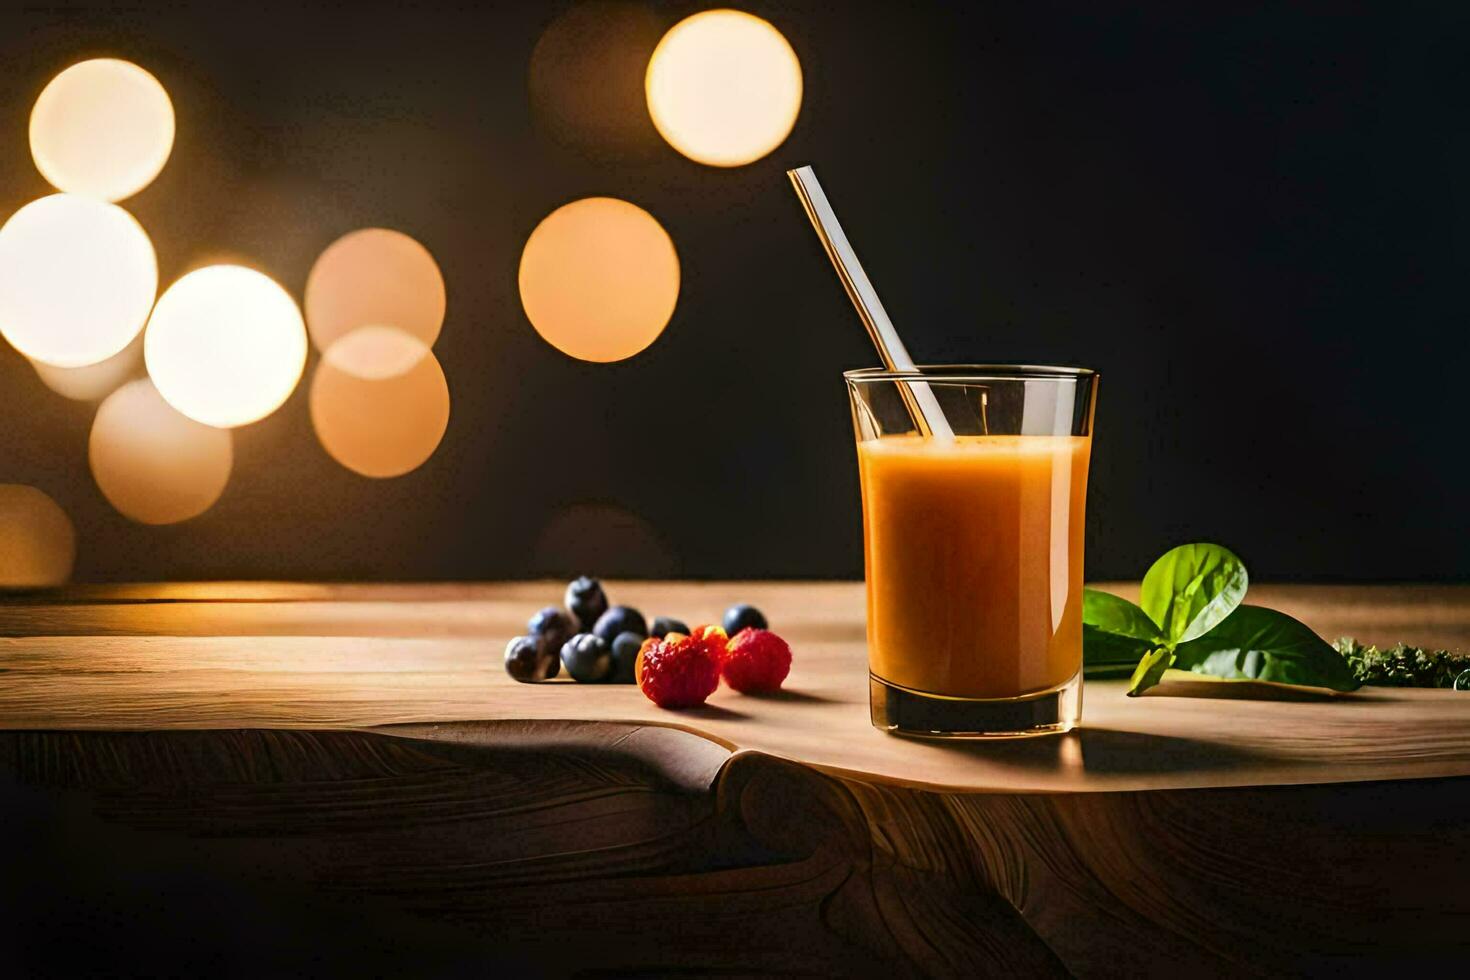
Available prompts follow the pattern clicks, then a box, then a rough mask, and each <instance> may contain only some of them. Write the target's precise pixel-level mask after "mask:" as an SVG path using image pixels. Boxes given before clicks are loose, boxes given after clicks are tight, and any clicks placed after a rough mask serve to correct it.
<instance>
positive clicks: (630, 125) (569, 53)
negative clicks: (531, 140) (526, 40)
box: [527, 0, 663, 160]
mask: <svg viewBox="0 0 1470 980" xmlns="http://www.w3.org/2000/svg"><path fill="white" fill-rule="evenodd" d="M662 35H663V25H662V24H661V23H660V19H659V17H658V16H657V15H656V14H654V12H653V11H652V10H650V9H649V8H648V6H647V5H646V4H642V3H630V2H625V0H584V2H582V3H578V4H575V5H573V6H571V7H569V8H567V9H566V10H565V11H563V12H562V13H561V14H559V15H558V16H557V18H556V19H555V20H553V21H552V22H551V23H550V24H549V25H548V26H547V28H546V30H545V31H544V32H543V33H542V34H541V38H540V40H538V41H537V42H536V47H535V48H533V49H532V51H531V66H530V71H529V73H528V78H527V87H528V89H529V93H530V96H531V108H532V110H533V111H534V113H535V117H536V121H537V122H538V123H539V124H541V126H542V127H543V128H544V129H546V130H547V131H548V132H550V134H551V135H552V136H554V137H555V138H556V139H558V140H560V141H561V142H563V143H566V144H568V145H570V146H572V147H574V148H576V149H578V150H581V151H583V152H585V153H587V154H588V155H590V156H593V157H597V158H599V159H612V160H627V159H638V158H646V157H649V156H651V155H652V154H653V153H655V152H657V150H658V149H659V137H658V133H656V132H655V131H654V128H653V124H652V123H651V122H650V121H649V118H648V109H647V101H646V98H645V96H644V94H643V78H644V75H646V74H647V72H648V59H649V57H650V56H651V55H652V54H653V49H654V48H655V47H657V46H658V40H659V38H660V37H661V36H662Z"/></svg>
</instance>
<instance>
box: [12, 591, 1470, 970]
mask: <svg viewBox="0 0 1470 980" xmlns="http://www.w3.org/2000/svg"><path fill="white" fill-rule="evenodd" d="M1117 588H1118V589H1119V591H1123V592H1125V593H1126V592H1127V588H1126V587H1123V586H1119V587H1117ZM609 591H610V592H611V593H612V595H613V598H614V601H622V602H627V603H630V604H633V605H636V606H639V607H640V608H642V609H644V610H645V611H647V612H649V613H652V614H670V615H676V616H679V617H680V618H683V619H686V620H687V621H689V622H691V623H696V622H704V621H710V620H714V619H716V618H717V617H718V614H719V612H720V610H721V609H722V608H723V607H724V606H725V605H727V604H728V603H730V602H733V601H749V602H753V603H755V604H756V605H759V606H761V607H762V608H763V609H765V610H766V611H767V613H768V615H769V616H770V618H771V620H772V623H773V625H774V626H776V627H777V629H778V630H780V631H781V632H782V633H783V635H785V636H786V637H787V638H788V639H789V640H790V641H791V642H792V645H793V648H794V650H795V653H796V660H795V665H794V667H793V670H792V674H791V677H790V679H789V680H788V683H787V690H786V692H785V693H783V694H782V695H779V696H776V697H770V698H755V697H746V696H742V695H739V694H736V693H734V692H732V691H729V690H728V689H724V688H722V689H721V690H720V691H719V692H717V694H716V695H715V696H714V697H713V698H712V699H711V700H710V702H709V704H708V705H707V706H705V707H704V708H701V709H698V710H694V711H686V712H669V711H664V710H661V709H659V708H657V707H655V706H653V705H652V704H651V703H649V702H648V701H647V700H645V699H644V698H643V697H642V695H641V694H640V693H639V691H638V690H637V689H636V688H634V687H622V686H607V685H595V686H594V685H577V684H572V683H570V682H556V683H548V684H542V685H521V684H516V683H514V682H512V681H510V680H509V679H508V678H507V677H506V675H505V673H504V672H503V670H502V668H501V666H500V658H501V650H502V648H503V646H504V642H505V640H506V639H507V638H508V637H509V636H510V635H512V634H513V633H516V632H520V631H521V630H522V629H523V624H524V621H525V619H526V618H527V617H528V616H529V615H530V614H531V613H532V612H534V611H535V610H536V609H537V608H539V607H540V606H542V605H545V604H548V603H550V602H553V601H555V600H556V599H557V598H558V596H559V593H560V586H559V585H558V584H556V583H516V584H502V585H455V586H316V585H288V584H258V583H256V584H240V583H220V584H211V585H169V586H129V587H90V588H88V587H76V588H73V589H70V590H68V591H66V592H64V593H61V594H44V595H22V596H12V597H9V598H8V599H6V600H4V601H0V672H3V673H0V728H3V729H6V730H7V731H6V732H5V733H4V734H3V735H0V780H3V787H4V792H5V799H4V800H3V801H0V803H3V805H4V815H3V816H0V826H4V828H5V829H6V830H7V831H8V833H7V840H9V841H11V842H12V845H11V846H12V853H13V854H18V855H20V857H19V858H18V859H17V861H15V862H14V866H13V867H12V869H11V875H10V881H11V883H12V889H13V892H14V894H16V895H23V896H24V897H23V898H16V899H12V901H11V907H9V908H7V909H6V910H5V911H6V913H7V914H6V915H5V916H3V917H0V918H4V919H5V920H6V921H8V922H9V923H10V924H11V927H12V928H13V929H14V930H15V933H16V937H17V940H18V941H17V942H15V943H14V945H13V947H12V948H13V949H16V950H19V955H20V962H21V963H22V965H23V966H25V967H26V968H28V969H30V970H33V971H34V972H48V973H61V974H64V973H67V972H72V971H69V970H68V969H67V967H68V966H75V967H78V968H82V967H86V966H92V965H96V964H98V963H106V964H109V965H110V966H111V968H112V969H113V971H114V972H133V971H134V970H136V972H139V973H157V972H179V971H182V972H200V971H209V970H217V968H218V967H219V966H220V965H221V964H228V965H230V966H231V968H232V969H233V970H234V972H237V973H246V974H254V973H262V972H286V971H290V972H295V971H299V970H301V969H305V970H307V971H308V972H314V973H336V972H349V971H352V972H361V970H362V968H363V966H364V965H368V966H369V968H370V969H371V970H372V972H377V973H394V972H402V973H413V974H417V975H423V974H439V973H443V974H458V973H461V972H464V973H469V972H474V973H476V974H482V973H483V972H484V970H485V968H486V967H487V966H499V967H502V968H506V969H513V970H515V971H516V972H518V973H539V974H564V973H569V972H577V971H580V970H588V969H595V970H599V971H610V972H615V973H616V972H635V973H637V972H655V973H667V972H671V971H676V970H678V971H684V972H693V973H700V972H706V971H711V972H733V973H773V972H774V973H784V974H789V973H806V974H829V975H835V974H843V975H848V974H864V975H868V974H876V973H896V974H900V975H919V974H928V975H956V976H960V975H964V976H973V975H982V974H991V973H1000V972H1005V973H1013V974H1014V973H1019V974H1024V975H1033V974H1040V975H1065V974H1067V973H1071V974H1076V975H1155V974H1157V975H1165V974H1167V975H1179V974H1181V973H1187V974H1188V975H1191V976H1192V975H1196V974H1220V975H1226V974H1232V975H1233V974H1237V973H1239V972H1242V971H1245V972H1264V973H1296V974H1300V973H1304V972H1306V973H1316V972H1334V971H1340V970H1342V969H1348V970H1349V971H1350V972H1351V971H1358V970H1373V969H1387V968H1389V967H1397V968H1401V967H1404V966H1418V967H1424V968H1428V967H1430V966H1434V965H1439V964H1441V963H1445V964H1453V965H1456V966H1458V965H1460V963H1461V962H1463V961H1462V960H1460V959H1459V957H1462V956H1463V955H1464V953H1465V952H1467V951H1470V897H1467V896H1470V819H1467V817H1470V779H1467V778H1466V777H1467V776H1470V695H1465V694H1457V693H1455V692H1447V691H1396V690H1369V691H1365V692H1363V693H1360V694H1356V695H1351V696H1340V697H1323V698H1308V699H1303V700H1290V701H1285V700H1256V699H1228V700H1227V699H1217V698H1214V699H1204V698H1199V697H1183V696H1171V695H1169V694H1168V693H1161V694H1158V695H1150V696H1147V697H1144V698H1137V699H1128V698H1126V697H1124V696H1123V693H1122V685H1121V683H1118V682H1097V683H1091V684H1089V685H1088V687H1087V692H1086V697H1085V708H1084V725H1085V727H1084V728H1083V729H1082V730H1081V731H1079V732H1076V733H1074V734H1072V735H1069V736H1066V737H1060V738H1051V739H1035V740H1025V741H1015V742H991V743H983V744H977V743H959V742H939V741H918V740H909V739H900V738H894V737H891V736H887V735H883V734H880V733H878V732H876V731H874V730H873V729H872V728H871V727H870V726H869V724H868V720H867V704H866V677H865V656H864V650H863V627H862V592H861V585H859V584H853V583H820V584H818V583H809V584H792V583H704V584H689V583H627V584H614V585H611V586H610V587H609ZM1251 595H1252V601H1254V602H1258V603H1262V604H1266V605H1273V606H1276V607H1278V608H1281V609H1284V610H1285V611H1288V612H1291V613H1292V614H1294V615H1297V616H1298V617H1300V618H1302V619H1304V620H1305V621H1306V622H1307V623H1309V624H1310V625H1312V626H1313V627H1314V628H1316V629H1317V630H1318V631H1319V632H1321V633H1323V634H1324V635H1327V636H1329V637H1332V636H1336V635H1338V634H1341V633H1350V634H1354V635H1357V636H1358V637H1359V638H1360V639H1363V640H1366V641H1375V642H1393V641H1395V640H1399V639H1405V640H1409V641H1411V642H1416V643H1421V644H1425V645H1434V646H1450V647H1459V648H1467V647H1470V588H1457V587H1382V588H1335V587H1333V588H1329V587H1278V588H1272V587H1266V586H1260V587H1254V588H1253V589H1252V592H1251ZM1176 694H1177V692H1176ZM22 888H23V890H22Z"/></svg>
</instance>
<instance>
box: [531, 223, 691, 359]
mask: <svg viewBox="0 0 1470 980" xmlns="http://www.w3.org/2000/svg"><path fill="white" fill-rule="evenodd" d="M520 291H521V305H522V306H524V307H525V310H526V316H527V317H528V318H529V319H530V321H531V325H532V326H533V327H535V328H536V332H537V333H539V334H540V335H541V337H542V338H543V339H544V340H545V341H546V342H547V343H549V344H551V346H553V347H555V348H556V349H558V350H560V351H562V352H563V353H566V354H569V355H571V356H572V357H576V358H579V359H581V360H584V361H620V360H622V359H624V358H627V357H632V356H633V355H634V354H636V353H638V352H639V351H641V350H643V349H644V348H645V347H647V346H648V345H649V344H651V343H653V342H654V341H655V340H656V339H658V335H659V334H660V333H662V332H663V329H664V326H665V325H667V324H668V322H669V317H671V316H673V314H674V306H675V304H676V303H678V301H679V256H678V254H677V253H676V252H675V251H674V243H673V240H672V239H670V238H669V234H668V232H666V231H664V229H663V226H662V225H660V224H659V223H658V221H657V220H656V219H655V218H654V217H653V215H651V214H649V213H648V212H647V211H644V210H643V209H642V208H640V207H636V206H634V205H632V204H629V203H628V202H627V201H620V200H618V199H617V198H612V197H588V198H584V199H582V200H580V201H573V202H572V203H571V204H567V205H564V206H563V207H560V208H557V209H556V210H555V211H553V212H551V214H549V215H547V216H546V218H544V219H543V220H542V222H541V224H539V225H537V226H536V230H535V231H533V232H531V237H530V238H529V239H528V240H527V241H526V248H525V250H524V251H523V252H522V253H521V269H520Z"/></svg>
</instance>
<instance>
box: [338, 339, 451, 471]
mask: <svg viewBox="0 0 1470 980" xmlns="http://www.w3.org/2000/svg"><path fill="white" fill-rule="evenodd" d="M410 352H412V354H413V356H412V358H411V359H412V364H411V365H410V366H409V367H408V368H407V369H406V370H399V371H397V373H386V372H385V371H384V370H383V369H382V368H381V365H384V364H392V365H394V366H395V367H398V366H401V365H402V364H403V363H404V361H406V360H409V359H410ZM364 366H366V367H367V368H368V371H367V373H366V374H364V373H363V371H362V370H361V369H362V368H363V367H364ZM310 403H311V424H312V426H313V427H314V428H315V429H316V435H317V439H318V440H320V441H321V444H322V448H324V449H325V450H326V451H327V453H328V454H329V455H330V456H331V457H332V458H333V459H335V460H336V461H337V462H339V463H341V464H342V465H343V466H345V467H347V468H348V469H349V470H352V471H353V472H355V473H361V474H362V475H363V476H371V477H390V476H402V475H403V474H404V473H407V472H409V471H410V470H414V469H417V468H418V467H419V466H421V465H422V464H423V463H424V461H425V460H427V459H428V458H429V457H430V456H432V455H433V453H434V450H435V449H437V448H438V446H439V442H440V440H441V439H443V438H444V430H445V428H446V427H447V426H448V425H449V386H448V385H447V384H446V382H445V380H444V371H443V369H441V368H440V367H439V361H438V359H437V358H435V357H434V354H433V352H432V351H430V350H429V348H428V347H427V346H426V345H425V344H424V343H423V342H422V341H420V340H418V339H417V338H415V337H413V336H412V335H411V334H408V333H405V332H403V331H401V330H396V329H393V328H385V327H366V328H363V329H362V330H357V331H354V332H353V333H350V334H348V335H347V336H346V337H343V338H342V339H341V340H339V341H337V343H335V344H333V345H332V347H331V348H330V349H329V350H328V351H327V353H326V354H325V355H324V356H323V357H322V359H321V361H320V362H319V363H318V364H317V367H316V373H315V374H314V375H312V381H311V397H310Z"/></svg>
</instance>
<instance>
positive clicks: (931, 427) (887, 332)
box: [786, 167, 954, 441]
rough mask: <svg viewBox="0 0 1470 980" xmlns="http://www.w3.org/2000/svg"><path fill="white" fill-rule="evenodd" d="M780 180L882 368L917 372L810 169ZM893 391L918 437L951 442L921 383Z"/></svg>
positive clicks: (925, 385)
mask: <svg viewBox="0 0 1470 980" xmlns="http://www.w3.org/2000/svg"><path fill="white" fill-rule="evenodd" d="M786 176H788V177H790V178H791V186H792V187H793V188H795V190H796V196H797V197H798V198H799V199H800V200H801V206H802V207H803V208H804V209H805V210H806V216H807V217H808V218H810V219H811V223H812V228H813V229H814V230H815V231H816V233H817V238H819V239H820V240H821V242H822V247H823V248H824V249H826V250H827V257H828V258H829V259H831V260H832V267H833V268H834V269H836V270H837V278H838V279H840V280H842V288H843V289H845V290H846V291H847V298H848V299H850V300H852V305H853V306H854V307H855V308H856V309H857V313H858V317H859V319H861V320H862V321H863V326H865V327H867V329H868V336H869V337H870V338H871V339H872V341H873V346H874V347H876V348H878V356H879V357H880V358H882V360H883V366H884V367H885V368H886V369H888V370H889V371H914V372H917V371H918V369H917V368H916V367H915V366H914V359H913V358H912V357H910V356H909V352H908V348H907V347H905V346H904V345H903V340H902V339H900V338H899V336H898V330H897V329H896V328H895V327H894V326H893V321H892V320H890V319H889V318H888V311H886V310H885V309H883V301H882V300H880V299H879V298H878V291H877V290H876V289H874V288H873V283H872V281H871V280H869V279H868V276H867V273H865V272H864V271H863V264H862V263H861V262H859V261H858V257H857V253H856V252H854V251H853V248H852V243H851V242H849V241H848V240H847V235H846V234H844V233H843V231H842V222H840V221H838V220H837V212H835V211H833V210H832V205H831V204H830V203H829V202H828V201H827V195H826V194H825V193H824V192H823V191H822V185H821V183H820V182H819V181H818V180H817V174H816V171H814V170H813V169H812V168H811V167H798V168H797V169H796V170H788V171H786ZM898 388H899V392H900V394H902V395H903V401H904V405H905V406H906V407H907V408H908V410H909V415H910V416H911V417H912V418H913V420H914V426H915V427H916V428H918V430H919V431H920V432H921V433H923V434H924V435H927V436H931V437H933V438H935V439H939V440H944V441H948V440H951V439H953V438H954V431H953V430H952V429H951V428H950V427H949V420H948V419H946V418H945V417H944V411H943V410H942V409H941V408H940V407H939V401H938V399H936V398H935V397H934V392H933V390H932V389H931V388H930V387H929V385H928V383H927V382H924V381H909V382H899V385H898Z"/></svg>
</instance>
